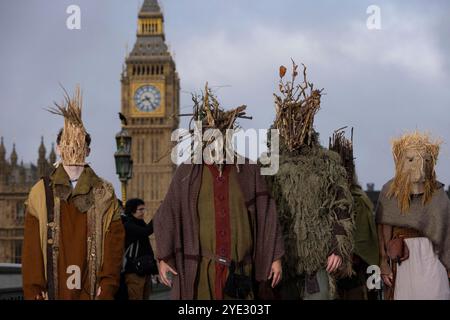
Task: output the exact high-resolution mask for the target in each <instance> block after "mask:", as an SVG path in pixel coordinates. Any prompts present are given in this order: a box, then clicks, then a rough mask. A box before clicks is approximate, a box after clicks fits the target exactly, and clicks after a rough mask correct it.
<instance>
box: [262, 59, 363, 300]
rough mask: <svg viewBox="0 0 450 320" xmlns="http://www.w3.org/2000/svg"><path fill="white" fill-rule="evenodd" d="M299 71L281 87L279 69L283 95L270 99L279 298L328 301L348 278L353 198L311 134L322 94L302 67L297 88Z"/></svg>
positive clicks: (335, 161) (332, 156) (331, 157)
mask: <svg viewBox="0 0 450 320" xmlns="http://www.w3.org/2000/svg"><path fill="white" fill-rule="evenodd" d="M297 69H298V66H297V65H296V64H295V63H294V62H293V71H292V78H291V80H290V81H288V82H286V83H285V81H284V79H285V78H284V77H285V75H286V70H287V69H286V68H285V67H284V66H281V67H280V78H281V79H280V84H279V90H280V92H281V95H280V96H279V95H277V94H275V95H274V96H275V106H276V119H275V123H274V128H275V129H278V130H279V132H280V158H279V170H278V173H277V174H275V175H273V176H267V178H268V179H267V180H268V184H269V188H270V189H271V191H272V195H273V197H274V198H275V200H276V204H277V208H278V212H279V216H280V223H281V226H282V229H283V235H284V244H285V249H286V255H285V259H284V268H283V271H284V275H285V276H284V281H283V282H282V284H281V287H280V289H279V290H278V294H279V295H280V297H281V298H283V299H284V298H286V299H329V298H334V293H335V282H334V278H335V277H336V276H339V275H342V276H346V275H350V274H351V272H352V259H351V257H352V250H353V237H352V230H353V226H354V222H353V217H352V196H351V192H350V190H349V186H348V184H347V178H346V171H345V168H344V167H343V166H342V165H341V159H340V158H339V155H338V154H336V153H335V152H332V151H329V150H327V149H325V148H323V147H321V146H320V144H319V140H318V139H319V138H318V133H317V132H316V131H315V130H314V128H313V123H314V116H315V114H316V113H317V111H318V110H319V108H320V102H321V95H322V90H318V89H315V88H314V87H313V84H312V83H310V82H308V81H307V79H306V67H304V70H303V82H302V83H300V84H298V85H297V84H296V83H295V80H296V78H297V76H298V71H297ZM330 275H332V277H330Z"/></svg>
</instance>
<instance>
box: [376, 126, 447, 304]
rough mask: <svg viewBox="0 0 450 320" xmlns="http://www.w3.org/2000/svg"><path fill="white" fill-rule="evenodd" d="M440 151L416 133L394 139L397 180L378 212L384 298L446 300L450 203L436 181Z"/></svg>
mask: <svg viewBox="0 0 450 320" xmlns="http://www.w3.org/2000/svg"><path fill="white" fill-rule="evenodd" d="M439 148H440V141H433V140H432V139H431V137H430V136H429V135H428V134H424V133H420V132H418V131H415V132H412V133H406V134H404V135H403V136H401V137H399V138H398V139H395V140H393V143H392V153H393V155H394V161H395V177H394V178H393V179H392V180H390V181H388V182H387V183H386V184H385V185H384V186H383V188H382V190H381V193H380V197H379V200H378V206H377V210H376V222H377V224H378V238H379V247H380V268H381V277H382V279H383V282H384V284H385V285H386V287H385V289H386V290H385V296H384V298H385V299H394V300H404V299H406V300H412V299H420V300H423V299H433V300H437V299H439V300H449V299H450V289H449V281H448V270H449V269H450V232H449V230H450V200H449V199H448V196H447V194H446V193H445V191H444V185H443V184H442V183H440V182H438V181H437V180H436V173H435V169H434V168H435V165H436V162H437V158H438V155H439Z"/></svg>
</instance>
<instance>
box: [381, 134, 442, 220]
mask: <svg viewBox="0 0 450 320" xmlns="http://www.w3.org/2000/svg"><path fill="white" fill-rule="evenodd" d="M441 143H442V141H441V140H439V139H436V140H432V139H431V136H430V134H429V133H421V132H419V131H417V130H415V131H414V132H411V133H405V134H403V135H402V136H401V137H399V138H397V139H393V140H392V154H393V156H394V162H395V177H394V180H393V181H392V184H391V186H390V188H389V191H388V193H387V196H388V197H396V198H397V200H398V205H399V208H400V211H401V212H402V213H406V212H407V211H408V210H409V206H410V201H411V199H410V195H411V189H412V182H411V181H410V175H409V174H408V173H405V172H404V169H403V166H404V164H405V159H404V158H405V154H406V151H407V150H415V151H417V152H419V153H420V154H421V155H422V154H423V155H425V156H429V161H428V162H426V163H425V186H424V189H425V190H424V196H423V197H422V203H423V204H426V203H428V202H429V201H430V200H431V197H432V195H433V192H434V191H435V190H436V189H437V187H438V183H437V180H436V172H435V170H434V168H435V166H436V163H437V158H438V156H439V149H440V145H441ZM424 161H425V160H424Z"/></svg>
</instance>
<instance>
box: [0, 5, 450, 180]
mask: <svg viewBox="0 0 450 320" xmlns="http://www.w3.org/2000/svg"><path fill="white" fill-rule="evenodd" d="M141 3H142V1H139V0H127V1H123V0H70V1H67V0H14V1H13V0H0V39H1V50H0V135H1V136H4V139H5V144H6V148H7V152H8V155H9V153H10V151H11V148H12V143H13V142H16V144H17V152H18V154H19V160H20V159H23V160H24V162H31V161H32V162H36V159H37V149H38V146H39V143H40V137H41V136H44V139H45V142H46V144H47V147H48V148H47V149H49V147H50V142H51V141H53V140H54V139H55V138H56V132H57V131H58V129H59V128H60V127H61V126H62V119H61V118H59V117H56V116H53V115H50V114H49V113H47V112H46V111H44V110H43V108H44V107H48V106H51V105H52V102H53V101H54V100H57V101H60V99H61V97H62V92H61V89H60V87H59V83H62V84H64V86H65V87H67V88H69V89H71V90H72V89H73V88H74V86H75V84H76V83H80V84H81V86H82V88H83V91H84V103H85V105H84V106H85V107H84V120H85V125H86V127H87V129H88V131H89V132H90V133H91V134H92V136H93V143H92V155H91V157H90V161H91V163H92V166H93V168H94V169H95V170H96V171H97V172H98V173H99V174H100V175H101V176H103V177H104V178H106V179H108V180H110V181H112V182H113V183H114V185H115V186H116V187H118V185H119V184H118V180H117V177H116V175H115V168H114V159H113V153H114V150H115V142H114V135H115V133H117V132H118V131H119V130H120V123H119V120H118V119H117V112H118V111H119V110H120V72H121V69H122V64H123V62H124V58H125V53H126V46H127V44H128V48H129V49H130V50H131V48H132V46H133V44H134V42H135V38H136V26H137V13H138V9H139V7H140V4H141ZM160 3H162V6H163V8H164V14H165V31H166V39H167V42H168V43H169V45H170V50H171V52H172V53H173V54H174V57H175V61H176V64H177V70H178V72H179V75H180V79H181V90H182V93H181V107H182V108H183V107H184V108H185V109H184V110H188V109H189V108H190V102H191V100H190V94H189V93H190V92H192V91H198V90H200V89H201V88H202V87H203V86H204V83H205V82H206V81H209V83H210V84H211V85H212V86H215V87H216V90H217V94H218V95H219V98H220V100H221V102H222V103H223V105H224V106H225V107H235V106H237V105H240V104H246V105H248V113H249V114H250V115H252V116H253V117H254V120H253V121H248V120H242V121H240V124H241V125H242V127H244V128H258V129H259V128H267V127H268V126H269V125H270V124H271V122H272V121H273V119H274V104H273V96H272V94H273V92H274V91H275V90H276V86H277V82H278V67H279V66H280V65H281V64H284V65H286V66H289V64H290V58H291V57H292V58H293V59H294V60H295V61H296V62H297V63H301V62H303V63H305V64H306V65H307V66H308V70H309V72H308V75H309V79H310V81H312V82H314V84H315V86H316V87H321V88H324V91H325V92H326V95H325V96H323V100H322V108H321V110H320V111H319V113H318V115H317V117H316V122H315V126H316V129H317V130H318V131H319V132H320V134H321V141H322V143H325V144H327V143H328V137H329V136H330V135H331V134H332V132H333V130H335V129H337V128H340V127H342V126H350V127H351V126H353V127H354V130H355V138H354V145H355V156H356V158H357V159H356V166H357V172H358V176H359V179H360V182H361V183H362V184H363V185H364V186H365V184H366V183H368V182H374V183H375V184H376V187H377V188H380V187H381V185H382V184H383V183H384V182H386V180H388V179H389V178H391V177H392V175H393V161H392V155H391V151H390V140H391V139H392V138H393V137H395V136H397V135H399V134H401V133H403V132H404V131H405V130H413V129H416V128H417V129H419V130H428V131H430V132H431V133H432V134H433V135H434V136H437V137H440V138H442V139H443V140H444V141H445V143H444V144H443V146H442V151H441V154H440V159H439V162H438V168H437V171H438V178H439V179H440V180H441V181H442V182H443V183H445V184H447V185H448V184H449V183H450V149H449V145H448V143H449V142H450V90H449V84H450V75H449V71H450V19H449V17H448V15H449V13H450V2H448V1H444V0H442V1H408V2H407V3H406V1H374V0H372V1H364V0H358V1H356V0H355V1H331V0H330V1H299V0H277V1H273V0H271V1H268V0H258V1H256V0H252V1H250V0H246V1H243V0H163V1H160ZM71 4H76V5H79V6H80V8H81V30H68V29H67V28H66V19H67V17H68V14H67V13H66V9H67V7H68V6H69V5H71ZM372 4H375V5H377V6H379V8H380V9H381V30H369V29H368V28H367V26H366V20H367V18H368V17H369V14H367V13H366V10H367V8H368V6H369V5H372ZM181 125H182V127H185V126H186V121H185V120H183V121H182V122H181Z"/></svg>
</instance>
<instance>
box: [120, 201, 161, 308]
mask: <svg viewBox="0 0 450 320" xmlns="http://www.w3.org/2000/svg"><path fill="white" fill-rule="evenodd" d="M145 211H146V208H145V202H144V201H143V200H141V199H130V200H128V201H127V203H126V205H125V211H124V215H123V216H122V221H123V224H124V227H125V234H126V236H125V254H124V265H123V273H124V275H125V284H126V286H127V288H128V298H129V299H130V300H147V299H149V296H150V293H151V290H152V274H157V273H158V269H157V266H156V261H155V259H154V255H153V250H152V247H151V245H150V239H149V236H150V235H151V234H152V233H153V221H150V222H149V223H145V221H144V215H145Z"/></svg>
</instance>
